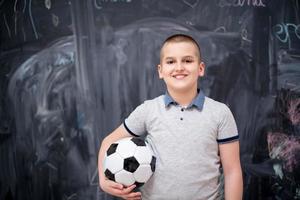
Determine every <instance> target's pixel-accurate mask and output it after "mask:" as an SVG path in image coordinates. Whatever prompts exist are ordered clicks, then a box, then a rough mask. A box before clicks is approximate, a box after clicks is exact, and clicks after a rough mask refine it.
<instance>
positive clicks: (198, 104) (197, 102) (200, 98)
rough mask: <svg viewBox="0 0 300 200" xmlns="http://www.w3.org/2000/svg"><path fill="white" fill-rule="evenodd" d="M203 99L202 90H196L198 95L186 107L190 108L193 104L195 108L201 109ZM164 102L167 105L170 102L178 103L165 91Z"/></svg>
mask: <svg viewBox="0 0 300 200" xmlns="http://www.w3.org/2000/svg"><path fill="white" fill-rule="evenodd" d="M204 100H205V95H204V93H203V92H202V90H198V95H197V96H196V98H195V99H194V100H193V101H192V102H191V103H190V105H188V107H187V108H191V107H193V106H195V107H196V108H198V109H199V110H202V108H203V104H204ZM164 102H165V106H166V107H168V106H169V105H171V104H174V105H178V103H177V102H176V101H174V100H173V98H172V97H171V96H170V95H169V93H168V92H166V94H165V96H164Z"/></svg>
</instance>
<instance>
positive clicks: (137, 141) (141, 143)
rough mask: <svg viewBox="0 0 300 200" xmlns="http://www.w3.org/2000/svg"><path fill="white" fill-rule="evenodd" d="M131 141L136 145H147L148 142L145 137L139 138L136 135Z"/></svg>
mask: <svg viewBox="0 0 300 200" xmlns="http://www.w3.org/2000/svg"><path fill="white" fill-rule="evenodd" d="M131 141H132V142H133V143H134V144H136V146H146V143H145V141H144V140H143V139H141V138H137V137H134V138H131Z"/></svg>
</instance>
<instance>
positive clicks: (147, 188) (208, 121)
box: [98, 34, 243, 200]
mask: <svg viewBox="0 0 300 200" xmlns="http://www.w3.org/2000/svg"><path fill="white" fill-rule="evenodd" d="M204 70H205V65H204V63H203V62H202V61H201V54H200V48H199V46H198V44H197V42H196V41H195V40H194V39H193V38H192V37H190V36H187V35H183V34H177V35H173V36H171V37H169V38H168V39H166V41H165V42H164V44H163V46H162V48H161V53H160V64H159V65H158V73H159V78H161V79H163V80H164V82H165V84H166V87H167V92H166V94H165V95H161V96H159V97H157V98H155V99H152V100H148V101H145V102H144V103H143V104H141V105H140V106H138V107H137V108H136V109H135V110H134V111H133V112H132V113H131V114H130V115H129V117H128V118H127V119H125V121H124V123H123V124H122V125H121V126H120V127H119V128H117V129H116V130H115V131H113V132H112V133H111V134H110V135H108V136H107V137H106V138H105V139H104V140H103V142H102V145H101V148H100V151H99V163H98V166H99V180H100V186H101V188H102V189H103V190H104V191H105V192H107V193H109V194H112V195H114V196H118V197H121V198H123V199H132V200H135V199H141V197H143V199H149V200H150V199H151V200H159V199H180V200H181V199H182V200H185V199H189V200H190V199H205V200H207V199H220V198H221V197H220V196H221V195H220V194H219V189H220V188H219V187H220V181H219V178H220V171H219V169H220V162H221V163H222V168H223V171H224V179H225V199H229V200H235V199H237V200H238V199H242V190H243V189H242V188H243V186H242V185H243V184H242V172H241V166H240V160H239V142H238V132H237V128H236V124H235V121H234V118H233V116H232V114H231V111H230V110H229V108H228V107H227V106H226V105H225V104H222V103H219V102H217V101H214V100H212V99H210V98H208V97H205V96H204V94H203V92H202V91H199V90H198V89H197V88H198V85H197V83H198V78H199V77H202V76H203V75H204ZM143 134H147V136H146V138H147V140H148V142H149V143H150V144H151V145H152V146H153V149H154V151H155V152H156V156H157V162H156V171H155V172H154V174H153V176H152V177H151V178H150V179H149V181H148V182H147V183H145V185H144V186H143V187H141V192H134V191H133V189H134V188H135V185H132V186H129V187H127V188H125V187H123V186H122V185H121V184H118V183H115V182H112V181H110V180H108V179H106V178H105V176H104V174H103V169H102V160H103V157H104V154H105V151H106V150H107V148H108V147H109V145H110V144H111V143H113V142H114V141H116V140H118V139H121V138H123V137H129V136H141V135H143Z"/></svg>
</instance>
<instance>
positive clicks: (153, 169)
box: [150, 156, 156, 172]
mask: <svg viewBox="0 0 300 200" xmlns="http://www.w3.org/2000/svg"><path fill="white" fill-rule="evenodd" d="M155 163H156V157H155V156H152V159H151V163H150V166H151V170H152V172H154V171H155Z"/></svg>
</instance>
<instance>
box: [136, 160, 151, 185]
mask: <svg viewBox="0 0 300 200" xmlns="http://www.w3.org/2000/svg"><path fill="white" fill-rule="evenodd" d="M152 174H153V172H152V170H151V166H150V165H149V164H148V165H140V166H139V167H138V168H137V170H136V171H135V172H134V173H133V176H134V178H135V180H136V181H137V182H140V183H144V182H146V181H147V180H148V179H149V178H150V177H151V176H152Z"/></svg>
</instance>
